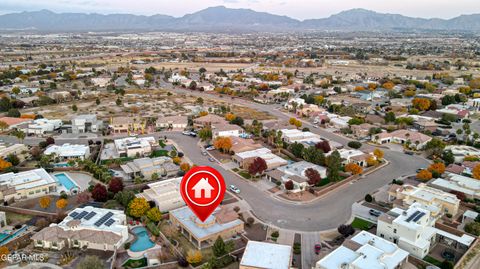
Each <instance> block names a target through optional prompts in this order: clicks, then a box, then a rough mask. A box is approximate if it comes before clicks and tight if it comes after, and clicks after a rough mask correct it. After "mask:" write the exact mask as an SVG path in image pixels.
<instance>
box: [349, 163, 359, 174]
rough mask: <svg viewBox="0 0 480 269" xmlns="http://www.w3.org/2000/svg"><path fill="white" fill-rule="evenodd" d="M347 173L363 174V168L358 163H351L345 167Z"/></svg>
mask: <svg viewBox="0 0 480 269" xmlns="http://www.w3.org/2000/svg"><path fill="white" fill-rule="evenodd" d="M345 171H347V172H350V173H352V175H358V174H361V173H362V172H363V168H362V167H361V166H360V165H358V164H356V163H349V164H347V165H345Z"/></svg>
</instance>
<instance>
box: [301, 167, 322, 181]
mask: <svg viewBox="0 0 480 269" xmlns="http://www.w3.org/2000/svg"><path fill="white" fill-rule="evenodd" d="M305 176H306V177H307V178H308V181H307V182H308V184H309V185H316V184H318V183H319V182H320V181H321V180H322V177H321V176H320V173H318V171H317V170H315V169H313V168H308V169H307V170H305Z"/></svg>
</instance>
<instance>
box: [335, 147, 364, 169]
mask: <svg viewBox="0 0 480 269" xmlns="http://www.w3.org/2000/svg"><path fill="white" fill-rule="evenodd" d="M337 151H338V153H339V154H340V158H342V163H343V164H348V163H355V164H358V165H360V166H363V167H365V166H367V159H368V158H370V157H372V156H373V155H371V154H368V153H365V152H363V151H361V150H358V149H338V150H337ZM332 153H333V151H331V152H329V153H328V154H327V155H330V154H332Z"/></svg>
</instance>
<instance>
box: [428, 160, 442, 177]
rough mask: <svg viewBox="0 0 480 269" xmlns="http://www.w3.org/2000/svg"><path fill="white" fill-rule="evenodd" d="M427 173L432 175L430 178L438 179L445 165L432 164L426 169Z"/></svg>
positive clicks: (440, 163) (439, 163)
mask: <svg viewBox="0 0 480 269" xmlns="http://www.w3.org/2000/svg"><path fill="white" fill-rule="evenodd" d="M428 171H430V172H431V173H432V176H434V177H439V176H440V175H442V174H443V173H444V172H445V164H444V163H442V162H437V163H432V164H431V165H430V166H429V167H428Z"/></svg>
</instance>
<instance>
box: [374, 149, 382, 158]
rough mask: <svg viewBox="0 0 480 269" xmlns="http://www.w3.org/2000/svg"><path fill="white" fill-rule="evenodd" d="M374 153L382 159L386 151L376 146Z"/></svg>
mask: <svg viewBox="0 0 480 269" xmlns="http://www.w3.org/2000/svg"><path fill="white" fill-rule="evenodd" d="M373 155H375V157H377V159H379V160H381V159H383V155H384V153H383V150H381V149H378V148H376V149H375V150H373Z"/></svg>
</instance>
